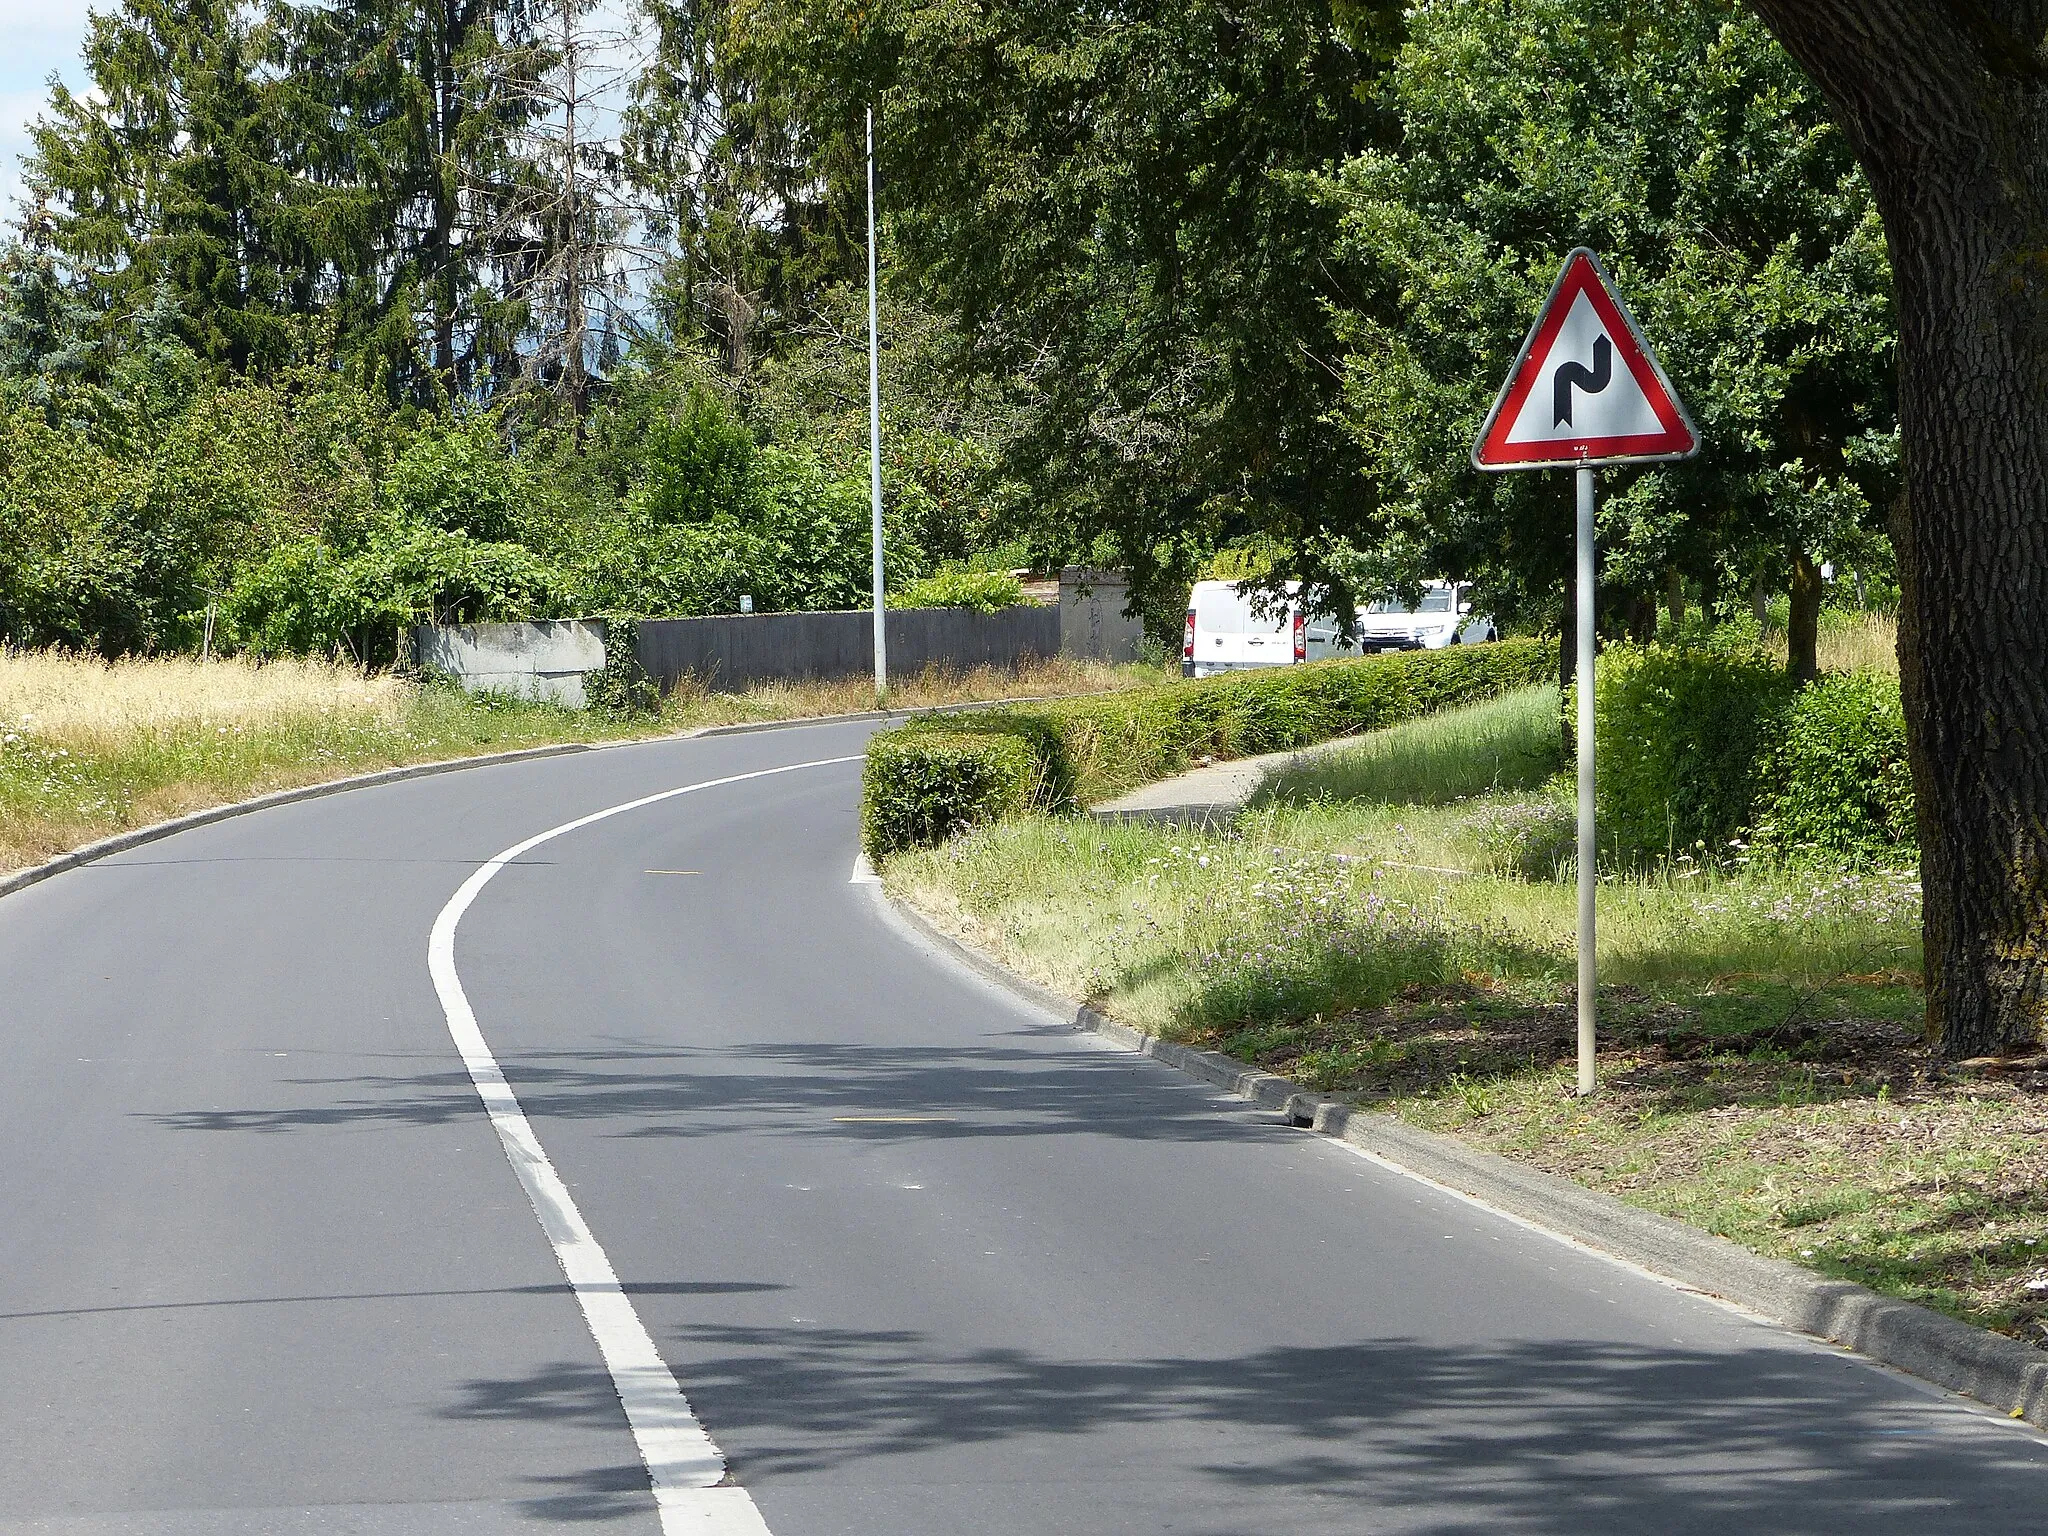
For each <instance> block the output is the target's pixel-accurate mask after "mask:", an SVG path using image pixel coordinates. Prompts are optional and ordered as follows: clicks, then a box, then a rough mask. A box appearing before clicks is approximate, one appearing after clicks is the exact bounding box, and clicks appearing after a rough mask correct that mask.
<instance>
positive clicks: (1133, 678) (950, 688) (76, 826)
mask: <svg viewBox="0 0 2048 1536" xmlns="http://www.w3.org/2000/svg"><path fill="white" fill-rule="evenodd" d="M1158 676H1159V674H1158V672H1157V670H1156V669H1154V668H1149V667H1136V666H1131V667H1112V666H1106V665H1103V664H1099V663H1088V662H1075V661H1069V660H1064V659H1054V660H1051V661H1046V662H1035V663H1032V664H1030V665H1027V666H1026V667H1024V668H1021V669H1019V670H1017V671H1008V670H999V669H994V668H979V669H976V670H974V671H972V672H967V673H958V672H950V673H949V672H943V671H938V670H933V671H929V672H926V673H924V674H922V675H919V676H913V677H910V678H906V679H903V680H902V681H900V682H899V683H898V684H897V686H896V687H894V688H893V689H892V690H891V693H890V703H891V704H892V705H893V706H895V707H899V708H914V707H919V706H923V705H932V704H952V703H966V702H971V701H974V700H977V699H989V698H1003V697H1010V696H1014V695H1019V694H1024V695H1041V694H1068V693H1087V692H1100V691H1104V690H1107V689H1113V688H1121V687H1134V686H1143V685H1146V684H1150V683H1154V682H1156V681H1157V680H1158ZM873 706H874V692H873V690H872V688H870V687H868V686H866V685H865V684H864V683H862V682H861V681H860V680H858V679H855V680H848V681H841V682H831V683H808V684H781V685H776V686H773V687H766V688H761V689H756V690H754V691H752V692H749V693H744V694H708V693H703V692H700V691H694V690H683V691H679V692H678V693H677V694H676V695H674V696H673V697H671V698H669V699H667V700H666V701H664V703H663V705H662V708H661V711H660V713H659V714H658V715H651V716H646V715H643V716H639V717H635V718H630V719H623V720H618V719H607V718H605V717H603V716H601V715H594V714H586V713H584V712H582V711H577V710H566V709H559V708H555V707H553V706H550V705H545V704H535V703H530V702H522V701H517V700H511V699H505V698H494V697H474V696H471V695H468V694H464V693H462V692H460V691H459V690H457V689H454V688H450V687H446V686H434V685H422V684H419V683H415V682H411V681H408V680H405V679H402V678H397V677H390V676H376V677H365V676H363V675H362V674H361V673H359V672H356V671H354V670H352V669H349V668H346V667H335V666H330V665H328V664H325V663H322V662H311V661H279V662H271V663H269V664H266V665H263V666H256V665H253V664H250V663H246V662H242V661H237V660H226V661H214V662H208V663H203V664H202V663H200V662H198V661H195V660H192V659H191V658H184V657H174V658H163V659H146V660H131V661H123V662H118V663H115V664H113V665H111V666H110V665H108V664H106V663H104V662H100V661H97V660H93V659H90V658H82V657H76V656H65V655H58V654H54V653H50V652H20V651H8V650H4V649H0V871H5V870H8V869H16V868H21V867H23V866H25V865H29V864H34V863H36V862H38V861H40V860H42V859H45V858H48V857H49V856H50V855H52V854H54V853H60V852H62V851H63V850H65V849H67V848H75V847H77V846H78V845H79V844H81V843H86V842H90V841H92V840H93V839H94V838H97V837H104V836H107V835H108V834H110V833H113V832H118V831H121V830H123V829H125V828H128V827H134V826H142V825H146V824H148V823H150V822H153V821H161V820H163V819H165V818H166V817H170V816H176V815H179V814H181V813H183V812H185V811H191V810H197V809H200V808H202V807H205V806H210V805H219V804H222V803H225V802H228V801H233V800H241V799H246V798H248V797H249V796H251V795H258V794H263V793H265V792H267V791H270V790H275V789H286V788H291V787H294V786H296V785H301V784H312V783H318V782H320V781H321V780H324V779H333V778H341V777H345V776H347V775H349V774H354V773H366V772H371V771H374V770H376V769H379V768H389V767H396V766H399V765H401V764H406V763H420V762H433V761H437V760H440V759H445V758H452V757H466V756H471V755H474V754H476V753H484V752H504V751H511V750H514V749H517V748H520V747H533V746H544V745H548V744H550V743H556V742H574V741H606V740H620V739H625V738H631V737H636V736H650V735H659V734H664V733H668V732H675V731H684V730H691V729H694V728H696V727H699V726H706V725H727V724H738V723H744V722H747V721H759V720H777V719H799V718H803V717H806V716H811V715H824V714H838V713H844V712H851V711H857V710H861V709H870V708H873Z"/></svg>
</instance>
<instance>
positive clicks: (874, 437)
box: [868, 107, 889, 700]
mask: <svg viewBox="0 0 2048 1536" xmlns="http://www.w3.org/2000/svg"><path fill="white" fill-rule="evenodd" d="M868 499H869V501H870V502H871V504H872V508H871V509H872V512H873V514H874V529H873V533H874V551H875V572H874V575H875V592H874V603H875V698H876V699H877V700H880V699H882V698H884V697H885V696H886V695H887V694H888V691H889V624H888V616H887V613H886V611H885V610H884V608H883V606H882V366H881V343H880V340H879V333H878V326H877V322H876V319H875V109H874V108H873V107H869V108H868Z"/></svg>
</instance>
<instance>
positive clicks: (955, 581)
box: [890, 567, 1024, 613]
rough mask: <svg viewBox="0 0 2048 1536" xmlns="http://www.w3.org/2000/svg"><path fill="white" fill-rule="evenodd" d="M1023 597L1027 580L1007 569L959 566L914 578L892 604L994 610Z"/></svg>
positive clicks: (1015, 602)
mask: <svg viewBox="0 0 2048 1536" xmlns="http://www.w3.org/2000/svg"><path fill="white" fill-rule="evenodd" d="M1023 601H1024V584H1023V583H1022V582H1020V581H1019V580H1018V579H1017V578H1016V577H1015V576H1012V575H1011V574H1010V573H1009V572H1008V571H963V570H961V569H959V568H958V567H949V568H947V569H946V570H942V571H937V572H934V573H933V574H932V575H930V576H927V577H925V578H924V579H923V580H922V581H913V582H912V583H911V584H910V585H909V586H907V587H905V588H904V589H903V591H902V593H901V595H900V596H898V597H896V598H895V599H894V600H893V601H892V602H891V604H890V606H891V607H894V608H972V609H973V610H974V611H975V612H977V613H995V612H998V611H999V610H1001V609H1004V608H1015V607H1016V606H1018V604H1020V603H1022V602H1023Z"/></svg>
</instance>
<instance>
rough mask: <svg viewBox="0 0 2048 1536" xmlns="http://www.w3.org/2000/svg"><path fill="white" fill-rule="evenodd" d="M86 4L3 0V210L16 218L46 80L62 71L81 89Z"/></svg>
mask: <svg viewBox="0 0 2048 1536" xmlns="http://www.w3.org/2000/svg"><path fill="white" fill-rule="evenodd" d="M86 9H87V3H86V0H0V210H4V212H5V216H6V217H7V218H8V219H10V220H11V219H12V218H13V217H14V213H15V207H14V203H15V199H16V198H17V197H18V196H19V195H20V193H21V154H22V151H23V150H25V149H27V148H28V125H29V124H30V123H31V122H33V121H34V120H35V117H36V114H37V113H38V112H40V111H41V110H42V108H43V102H44V99H45V96H46V94H47V89H46V82H47V81H48V80H49V78H50V76H51V74H52V73H56V74H60V75H62V76H63V77H64V79H65V81H66V82H67V83H68V84H70V85H71V86H72V88H73V89H76V88H77V87H78V86H79V84H80V83H81V80H82V78H83V71H82V70H81V69H80V68H79V64H78V50H79V45H80V44H82V43H83V42H84V41H85V13H86Z"/></svg>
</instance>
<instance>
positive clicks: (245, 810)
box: [0, 738, 658, 896]
mask: <svg viewBox="0 0 2048 1536" xmlns="http://www.w3.org/2000/svg"><path fill="white" fill-rule="evenodd" d="M656 739H658V738H656ZM611 745H613V743H610V742H602V743H594V742H586V741H568V742H558V743H556V744H554V745H553V746H546V747H522V748H520V749H519V750H518V751H516V752H491V753H487V754H485V755H484V756H482V757H450V758H444V759H443V760H442V761H440V762H437V763H410V764H407V765H406V766H404V767H401V768H382V769H379V770H378V771H377V772H375V773H358V774H355V775H352V776H351V777H349V778H346V779H328V780H327V781H325V782H324V783H320V784H302V785H300V786H299V787H298V788H296V789H280V790H275V791H273V792H272V793H270V794H267V795H258V796H257V797H256V798H255V799H253V800H237V801H234V802H233V803H231V804H228V805H212V806H208V807H207V808H206V809H205V810H203V811H191V812H188V813H187V814H185V815H183V816H174V817H172V818H171V819H170V820H169V821H158V822H152V823H151V824H150V825H149V826H146V827H135V828H132V829H131V830H129V831H126V832H116V833H115V834H114V835H113V836H112V837H103V838H101V839H99V841H97V842H92V843H86V844H84V845H82V846H80V847H77V848H73V849H72V850H71V851H70V852H69V853H60V854H58V855H57V856H56V857H55V858H54V859H51V860H49V861H48V862H47V863H43V864H37V865H33V866H31V867H30V868H28V869H18V870H16V871H15V872H14V873H13V874H11V875H4V876H0V896H11V895H13V894H14V893H15V892H16V891H19V890H23V889H25V888H26V887H28V886H31V885H34V884H36V883H37V882H38V881H41V880H47V879H49V878H50V876H52V875H61V874H63V873H64V871H65V870H67V869H76V868H77V867H78V866H79V865H81V864H90V863H92V862H93V861H94V860H95V859H104V858H106V857H107V856H108V855H110V854H116V853H126V852H127V851H128V850H129V849H131V848H140V847H141V846H142V845H143V844H144V843H154V842H157V841H158V840H160V839H162V838H166V837H174V836H176V835H177V834H178V833H180V832H189V831H191V830H192V829H193V828H194V827H205V826H211V825H212V824H213V823H214V822H216V821H226V820H227V819H228V818H229V817H230V816H246V815H248V814H249V813H250V812H252V811H267V810H269V809H270V808H271V807H272V806H277V805H292V804H294V803H296V802H298V801H300V800H318V799H320V798H321V797H322V796H323V795H338V794H340V793H342V792H343V791H344V790H350V789H368V788H369V787H371V786H372V785H375V784H395V783H397V782H399V781H400V780H401V779H423V778H426V777H427V776H428V775H429V774H435V773H453V772H455V771H456V770H457V769H461V768H488V767H490V766H491V765H492V764H494V763H519V762H525V761H526V760H528V759H529V758H538V757H565V756H567V755H568V754H570V753H572V752H595V751H598V750H600V749H601V748H602V747H606V746H611Z"/></svg>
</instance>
